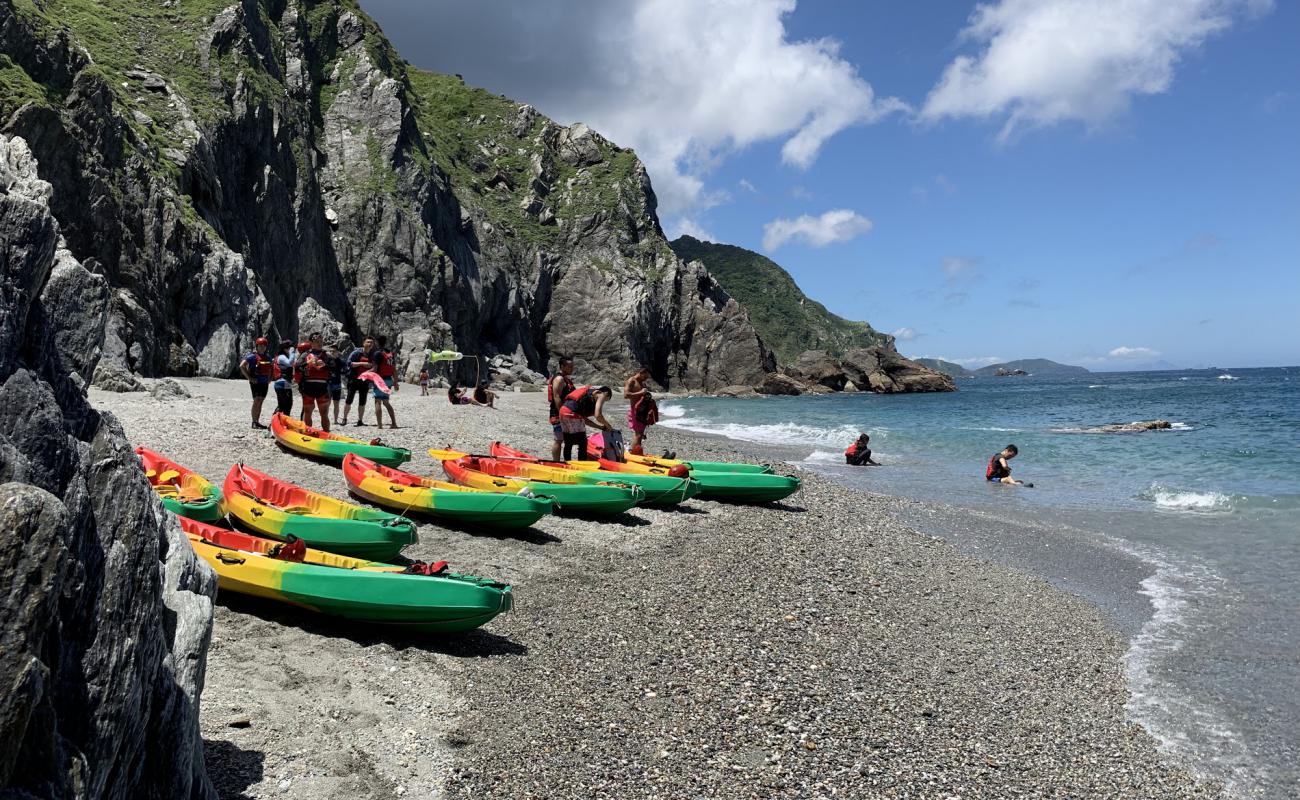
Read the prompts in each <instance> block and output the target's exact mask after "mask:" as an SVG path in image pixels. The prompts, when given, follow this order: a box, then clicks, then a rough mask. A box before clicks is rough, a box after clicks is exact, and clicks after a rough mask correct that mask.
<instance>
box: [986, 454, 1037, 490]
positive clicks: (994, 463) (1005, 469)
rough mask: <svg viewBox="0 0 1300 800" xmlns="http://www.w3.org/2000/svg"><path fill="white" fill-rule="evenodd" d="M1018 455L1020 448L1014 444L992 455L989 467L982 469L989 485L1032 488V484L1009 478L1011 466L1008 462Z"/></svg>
mask: <svg viewBox="0 0 1300 800" xmlns="http://www.w3.org/2000/svg"><path fill="white" fill-rule="evenodd" d="M1019 454H1020V448H1018V447H1016V446H1015V445H1014V444H1009V445H1007V446H1006V447H1004V448H1002V450H1001V451H999V452H997V453H994V454H993V457H992V458H990V459H989V465H988V466H987V467H986V468H985V469H984V479H985V480H987V481H988V482H989V483H1007V484H1011V485H1013V486H1033V484H1032V483H1025V482H1024V481H1018V480H1016V479H1015V478H1013V477H1011V466H1010V465H1009V464H1007V462H1008V461H1010V460H1011V459H1013V458H1015V457H1016V456H1017V455H1019Z"/></svg>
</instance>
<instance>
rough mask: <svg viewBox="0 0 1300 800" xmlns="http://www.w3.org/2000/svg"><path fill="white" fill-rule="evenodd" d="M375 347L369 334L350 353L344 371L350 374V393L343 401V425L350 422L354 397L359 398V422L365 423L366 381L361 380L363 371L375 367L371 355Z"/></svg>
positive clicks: (359, 423) (360, 423)
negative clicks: (349, 417) (349, 416)
mask: <svg viewBox="0 0 1300 800" xmlns="http://www.w3.org/2000/svg"><path fill="white" fill-rule="evenodd" d="M374 349H375V340H374V339H371V338H370V337H369V336H367V337H366V338H365V339H364V340H363V341H362V342H361V346H360V347H354V348H353V349H352V352H351V353H348V357H347V359H346V363H345V364H344V367H345V368H346V369H345V370H344V371H345V372H346V373H347V376H348V394H347V400H345V401H344V403H343V422H342V424H343V425H347V424H348V415H350V414H351V413H352V398H354V397H355V398H356V399H357V424H358V425H365V424H366V423H365V420H364V417H365V415H366V395H367V389H368V387H367V386H366V382H365V381H363V380H361V373H363V372H365V371H367V370H369V369H371V368H372V367H374V357H373V356H372V355H371V354H372V353H373V352H374Z"/></svg>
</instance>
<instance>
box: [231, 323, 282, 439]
mask: <svg viewBox="0 0 1300 800" xmlns="http://www.w3.org/2000/svg"><path fill="white" fill-rule="evenodd" d="M267 344H268V342H267V340H266V337H265V336H259V337H257V341H255V342H253V352H251V353H249V354H248V355H246V356H244V358H243V360H242V361H240V362H239V371H240V372H241V373H242V374H243V376H244V380H246V381H248V388H249V390H250V391H251V392H252V393H253V427H254V428H256V429H259V430H265V429H266V426H265V425H263V424H262V401H264V400H266V391H267V389H269V388H270V386H271V377H272V375H273V374H274V373H275V361H274V360H273V359H272V358H271V356H270V355H268V354H267V352H266V347H267Z"/></svg>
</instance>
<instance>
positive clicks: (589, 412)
mask: <svg viewBox="0 0 1300 800" xmlns="http://www.w3.org/2000/svg"><path fill="white" fill-rule="evenodd" d="M613 396H614V390H613V389H611V388H609V387H608V386H601V387H600V388H596V387H594V386H579V387H578V388H577V389H574V390H573V391H572V392H569V395H568V396H567V397H565V398H564V403H563V404H562V405H561V406H560V429H561V430H562V431H564V460H565V461H569V460H571V458H570V456H571V455H572V453H573V448H575V447H576V448H577V449H578V458H580V459H581V458H586V457H587V427H588V426H590V427H592V428H597V429H599V430H602V431H612V430H614V426H613V425H610V424H609V421H608V420H606V419H605V403H607V402H609V399H610V398H611V397H613Z"/></svg>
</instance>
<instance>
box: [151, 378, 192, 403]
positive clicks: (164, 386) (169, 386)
mask: <svg viewBox="0 0 1300 800" xmlns="http://www.w3.org/2000/svg"><path fill="white" fill-rule="evenodd" d="M149 394H151V395H153V399H155V400H157V401H159V402H163V401H167V400H187V399H189V398H190V397H191V395H190V392H189V390H188V389H186V388H185V387H184V386H182V385H181V384H180V383H179V382H177V381H174V380H172V379H171V378H160V379H159V380H157V381H155V382H154V385H153V388H151V389H150V390H149Z"/></svg>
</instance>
